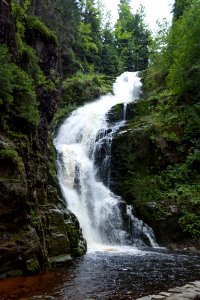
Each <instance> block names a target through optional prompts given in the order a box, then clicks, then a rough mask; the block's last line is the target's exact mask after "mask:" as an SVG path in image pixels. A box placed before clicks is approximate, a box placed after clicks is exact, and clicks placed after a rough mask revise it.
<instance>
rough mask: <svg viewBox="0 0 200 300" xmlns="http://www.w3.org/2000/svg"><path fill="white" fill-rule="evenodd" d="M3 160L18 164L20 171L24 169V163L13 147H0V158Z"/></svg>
mask: <svg viewBox="0 0 200 300" xmlns="http://www.w3.org/2000/svg"><path fill="white" fill-rule="evenodd" d="M1 159H2V160H4V161H6V162H7V163H14V164H15V165H17V166H18V168H19V170H20V171H23V170H24V164H23V161H22V158H21V157H20V156H19V155H18V153H17V151H16V150H15V149H14V148H8V147H7V148H5V149H0V160H1Z"/></svg>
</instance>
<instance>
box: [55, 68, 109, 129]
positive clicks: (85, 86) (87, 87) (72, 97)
mask: <svg viewBox="0 0 200 300" xmlns="http://www.w3.org/2000/svg"><path fill="white" fill-rule="evenodd" d="M108 92H111V83H110V81H109V80H108V79H107V78H106V77H105V76H103V75H98V74H83V73H77V74H75V75H74V76H73V77H71V78H68V79H66V80H65V81H64V82H63V89H62V96H61V97H62V99H61V101H60V104H59V109H58V111H57V112H56V114H55V116H54V120H53V126H58V125H59V124H60V122H61V121H62V120H63V119H64V118H66V117H67V116H68V115H69V113H71V112H72V111H73V110H75V109H76V108H77V107H78V106H80V105H82V104H84V103H86V102H89V101H92V100H95V99H97V98H98V97H100V96H101V95H104V94H107V93H108Z"/></svg>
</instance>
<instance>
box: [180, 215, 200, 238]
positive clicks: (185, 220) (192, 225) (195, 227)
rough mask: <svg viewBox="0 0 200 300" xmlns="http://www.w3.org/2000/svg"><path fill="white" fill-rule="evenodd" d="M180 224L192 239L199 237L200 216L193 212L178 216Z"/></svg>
mask: <svg viewBox="0 0 200 300" xmlns="http://www.w3.org/2000/svg"><path fill="white" fill-rule="evenodd" d="M180 225H181V226H182V227H183V230H184V232H186V233H189V234H190V235H191V236H192V237H193V238H194V239H197V240H199V238H200V217H199V215H197V214H195V213H187V214H185V215H184V216H183V217H182V218H180Z"/></svg>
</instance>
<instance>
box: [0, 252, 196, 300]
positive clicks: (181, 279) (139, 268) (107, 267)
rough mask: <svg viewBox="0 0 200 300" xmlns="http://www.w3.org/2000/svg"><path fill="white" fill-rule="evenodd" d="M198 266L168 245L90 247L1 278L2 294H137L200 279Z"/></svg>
mask: <svg viewBox="0 0 200 300" xmlns="http://www.w3.org/2000/svg"><path fill="white" fill-rule="evenodd" d="M199 270H200V257H199V256H194V255H185V254H180V253H179V254H177V253H172V252H169V251H166V250H164V249H152V248H150V249H143V250H138V249H136V248H129V247H113V248H105V249H102V250H101V251H100V250H99V251H95V250H94V251H92V250H91V251H89V252H88V253H87V254H86V255H85V256H83V257H80V258H76V259H74V260H73V261H69V262H67V263H65V264H64V265H60V266H57V267H55V268H52V269H50V270H48V271H46V272H43V273H41V274H39V275H35V276H31V277H25V276H23V277H18V278H13V279H3V280H0V299H1V300H19V299H20V300H30V299H31V300H39V299H40V300H41V299H46V300H47V299H48V300H68V299H70V300H85V299H87V300H88V299H95V300H97V299H98V300H99V299H100V300H108V299H110V300H111V299H112V300H113V299H116V300H117V299H124V300H126V299H137V298H138V297H140V296H145V295H148V294H154V293H157V292H160V291H166V290H167V289H168V288H170V287H175V286H182V285H184V284H186V283H188V282H190V281H193V280H200V272H199Z"/></svg>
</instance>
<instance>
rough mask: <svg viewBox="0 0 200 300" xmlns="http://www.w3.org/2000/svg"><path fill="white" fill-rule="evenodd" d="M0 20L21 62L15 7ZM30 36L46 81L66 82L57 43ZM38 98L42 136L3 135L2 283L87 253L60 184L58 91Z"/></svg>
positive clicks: (0, 31) (1, 34) (2, 10)
mask: <svg viewBox="0 0 200 300" xmlns="http://www.w3.org/2000/svg"><path fill="white" fill-rule="evenodd" d="M0 14H2V15H3V17H0V41H1V43H4V44H6V45H7V46H8V47H9V48H10V50H11V53H12V54H13V60H14V61H17V60H18V57H17V56H18V49H17V46H16V41H15V26H14V23H13V20H12V15H11V3H10V1H8V0H6V1H0ZM27 30H28V31H27V32H25V38H26V43H27V45H29V46H31V47H32V48H34V49H35V50H36V53H37V56H38V59H39V64H40V67H41V69H42V70H43V72H44V74H45V75H46V77H48V78H50V76H51V71H52V70H54V73H55V72H56V73H57V75H60V76H61V74H60V73H59V72H60V71H59V58H58V54H57V45H56V43H55V41H53V40H52V39H50V38H49V39H48V37H44V35H43V33H42V32H40V31H39V30H34V29H32V30H31V29H30V28H28V29H27ZM21 64H22V65H23V64H25V61H21ZM36 93H37V100H38V103H39V112H40V124H39V127H38V130H35V129H27V128H25V129H24V131H23V130H19V128H14V127H11V128H12V129H10V128H8V129H7V130H6V129H4V130H3V131H2V132H0V150H1V155H0V277H6V276H16V275H21V274H25V273H29V274H31V273H35V272H39V271H40V270H42V269H43V268H44V267H45V266H47V265H50V263H51V262H56V261H65V260H67V259H69V258H70V257H71V256H79V255H83V254H84V253H85V252H86V242H85V240H84V239H83V236H82V232H81V229H80V227H79V223H78V220H77V219H76V217H75V216H74V215H73V214H72V213H71V212H69V211H68V210H67V208H66V205H65V203H64V200H63V199H62V196H61V193H60V191H59V187H58V183H57V179H56V171H55V165H54V160H55V159H54V152H53V151H54V150H53V146H52V137H51V133H50V122H51V120H52V118H53V114H54V112H55V110H56V105H57V101H58V98H59V86H57V88H56V90H54V91H52V92H51V91H48V92H47V91H45V90H44V89H42V88H39V87H38V89H37V91H36ZM10 122H11V123H12V120H10Z"/></svg>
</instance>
